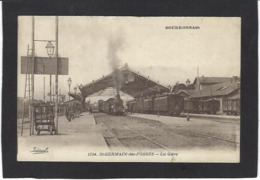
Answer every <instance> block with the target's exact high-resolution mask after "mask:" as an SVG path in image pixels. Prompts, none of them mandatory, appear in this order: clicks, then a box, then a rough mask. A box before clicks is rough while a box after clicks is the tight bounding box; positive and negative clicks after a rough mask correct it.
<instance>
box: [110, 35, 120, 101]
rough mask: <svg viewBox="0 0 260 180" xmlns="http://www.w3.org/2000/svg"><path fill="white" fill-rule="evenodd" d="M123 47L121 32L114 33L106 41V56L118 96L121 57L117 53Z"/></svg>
mask: <svg viewBox="0 0 260 180" xmlns="http://www.w3.org/2000/svg"><path fill="white" fill-rule="evenodd" d="M123 49H124V38H123V35H122V33H116V36H113V35H112V36H111V37H110V39H109V41H108V53H107V58H108V62H109V66H110V68H111V70H112V71H113V78H114V86H115V89H116V90H117V95H118V96H119V91H120V89H121V80H122V77H121V72H120V69H119V68H120V65H121V62H122V61H121V59H120V58H119V57H118V53H119V52H120V51H122V50H123Z"/></svg>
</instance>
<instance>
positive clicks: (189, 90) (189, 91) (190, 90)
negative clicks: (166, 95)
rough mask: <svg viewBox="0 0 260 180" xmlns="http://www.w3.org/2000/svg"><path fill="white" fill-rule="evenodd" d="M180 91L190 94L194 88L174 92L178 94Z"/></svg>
mask: <svg viewBox="0 0 260 180" xmlns="http://www.w3.org/2000/svg"><path fill="white" fill-rule="evenodd" d="M181 92H184V93H185V94H187V95H189V96H191V95H192V94H193V93H194V92H195V90H194V89H185V90H178V91H176V92H175V93H176V94H180V93H181Z"/></svg>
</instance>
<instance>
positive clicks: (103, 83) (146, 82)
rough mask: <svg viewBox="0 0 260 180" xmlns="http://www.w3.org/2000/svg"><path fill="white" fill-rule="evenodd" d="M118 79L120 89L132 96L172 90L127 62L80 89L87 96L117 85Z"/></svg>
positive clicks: (83, 95)
mask: <svg viewBox="0 0 260 180" xmlns="http://www.w3.org/2000/svg"><path fill="white" fill-rule="evenodd" d="M115 77H116V78H115ZM116 79H117V80H116ZM118 79H119V82H120V83H119V86H120V91H122V92H124V93H126V94H128V95H130V96H132V97H142V96H149V95H153V94H158V93H164V92H169V91H170V89H169V88H167V87H165V86H163V85H161V84H160V83H159V82H155V81H153V80H152V79H150V78H149V77H145V76H144V75H142V74H140V73H139V72H135V71H133V70H131V69H130V68H129V67H128V65H127V64H126V65H125V66H124V67H122V68H121V69H119V70H116V71H114V72H112V73H111V74H109V75H107V76H103V77H102V78H100V79H97V80H95V81H93V82H91V83H89V84H86V85H84V86H82V87H79V89H80V91H81V94H82V97H83V98H86V97H88V96H90V95H92V94H93V93H95V92H98V91H101V90H104V89H106V88H108V87H115V84H116V81H117V82H118Z"/></svg>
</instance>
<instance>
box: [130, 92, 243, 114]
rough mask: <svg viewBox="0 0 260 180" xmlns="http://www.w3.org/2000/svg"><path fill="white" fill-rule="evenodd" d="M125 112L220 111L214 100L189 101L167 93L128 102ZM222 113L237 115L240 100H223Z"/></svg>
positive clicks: (207, 112)
mask: <svg viewBox="0 0 260 180" xmlns="http://www.w3.org/2000/svg"><path fill="white" fill-rule="evenodd" d="M127 111H128V112H131V113H144V114H160V115H170V116H180V115H181V113H197V114H217V113H218V112H219V111H220V101H219V100H216V99H214V98H212V99H207V100H201V99H189V98H185V97H183V96H181V95H177V94H173V93H169V94H164V95H161V96H158V97H152V98H146V99H141V98H140V99H137V100H133V101H129V102H127ZM223 112H224V113H226V114H233V115H239V114H240V99H223Z"/></svg>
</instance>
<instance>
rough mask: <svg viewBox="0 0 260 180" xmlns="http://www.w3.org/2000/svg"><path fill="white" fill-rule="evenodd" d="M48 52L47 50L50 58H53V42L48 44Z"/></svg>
mask: <svg viewBox="0 0 260 180" xmlns="http://www.w3.org/2000/svg"><path fill="white" fill-rule="evenodd" d="M46 50H47V54H48V56H49V57H51V56H53V54H54V46H53V44H52V43H51V41H49V42H48V44H47V45H46Z"/></svg>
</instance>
